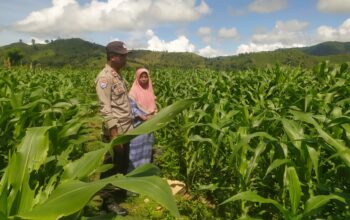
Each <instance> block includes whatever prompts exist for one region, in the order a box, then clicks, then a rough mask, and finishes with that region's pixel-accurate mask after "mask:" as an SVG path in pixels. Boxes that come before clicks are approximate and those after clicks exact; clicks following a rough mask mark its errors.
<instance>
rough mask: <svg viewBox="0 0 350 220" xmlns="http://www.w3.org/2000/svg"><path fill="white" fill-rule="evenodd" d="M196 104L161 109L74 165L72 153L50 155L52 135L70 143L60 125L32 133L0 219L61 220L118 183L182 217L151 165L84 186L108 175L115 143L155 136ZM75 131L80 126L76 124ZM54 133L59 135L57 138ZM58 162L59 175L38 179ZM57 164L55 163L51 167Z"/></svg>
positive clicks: (15, 164)
mask: <svg viewBox="0 0 350 220" xmlns="http://www.w3.org/2000/svg"><path fill="white" fill-rule="evenodd" d="M193 101H194V100H184V101H179V102H177V103H175V104H173V105H171V106H168V107H167V108H164V109H163V110H161V111H160V112H159V113H158V114H157V115H156V116H155V117H154V118H152V119H151V120H149V121H148V122H147V123H144V124H142V125H141V126H139V127H138V128H136V129H135V130H132V131H131V132H129V133H127V134H125V135H122V136H118V137H117V138H116V139H114V140H113V141H112V142H111V143H110V144H103V143H100V144H101V146H102V148H101V149H99V150H95V151H91V152H89V153H86V154H84V155H83V156H82V157H81V158H79V159H77V160H74V161H72V160H70V158H69V151H70V149H69V148H67V150H65V151H63V152H61V153H60V154H58V155H55V154H53V155H50V148H52V147H55V146H50V139H51V138H50V132H51V135H54V136H55V135H58V138H65V136H64V134H65V132H60V131H57V130H55V127H54V126H50V127H35V128H29V129H28V130H27V132H26V135H25V137H24V138H23V140H22V142H21V144H20V145H18V146H17V150H16V152H15V153H13V154H12V155H11V157H10V159H9V164H8V166H7V167H6V169H5V172H4V174H3V176H2V178H1V182H0V202H1V208H0V215H1V217H2V218H10V219H11V218H15V217H17V218H18V217H19V218H23V219H59V218H60V217H63V216H68V215H71V214H73V213H75V212H78V211H79V210H81V209H82V208H83V207H84V205H85V204H86V203H87V202H88V201H89V200H90V199H91V198H92V196H93V195H94V194H95V193H96V192H97V191H99V190H100V189H102V188H103V187H104V186H106V185H107V184H113V185H115V186H117V187H120V188H124V189H127V190H130V191H133V192H136V193H140V194H143V195H147V196H149V197H150V198H151V199H154V200H155V201H157V202H159V203H160V204H161V205H163V206H164V207H165V208H167V209H168V210H169V211H170V212H171V213H172V214H173V215H174V216H175V217H179V212H178V210H177V207H176V204H175V202H174V200H173V198H172V194H171V191H170V188H169V186H168V185H167V183H166V182H165V181H164V180H162V179H161V178H160V177H157V176H155V174H156V173H155V171H156V170H157V169H156V168H155V167H153V166H151V165H145V166H143V167H140V168H139V169H136V170H134V171H133V172H132V173H129V174H128V175H126V176H123V175H115V176H112V177H109V178H106V179H103V180H98V181H94V182H84V181H83V180H84V179H86V178H87V177H88V176H89V175H92V174H94V173H96V172H101V170H105V169H106V167H105V166H102V161H103V157H104V154H105V153H106V152H107V151H108V150H109V149H110V148H111V147H112V146H114V145H115V144H121V143H124V142H126V141H128V140H130V139H132V138H133V137H135V136H136V135H139V134H143V133H146V132H153V131H155V130H157V129H160V128H162V127H164V126H165V125H166V123H167V122H169V121H170V120H171V119H172V118H173V117H174V116H176V115H177V114H178V113H179V112H181V111H182V110H183V109H185V108H188V107H189V106H190V105H191V104H192V103H193ZM73 126H74V124H73ZM52 133H53V134H52ZM50 163H54V167H56V168H55V169H54V170H56V172H54V173H45V175H47V177H46V181H44V182H39V181H37V180H35V179H33V178H35V177H36V176H37V175H38V174H40V173H41V172H43V171H45V167H48V166H50ZM51 165H52V164H51Z"/></svg>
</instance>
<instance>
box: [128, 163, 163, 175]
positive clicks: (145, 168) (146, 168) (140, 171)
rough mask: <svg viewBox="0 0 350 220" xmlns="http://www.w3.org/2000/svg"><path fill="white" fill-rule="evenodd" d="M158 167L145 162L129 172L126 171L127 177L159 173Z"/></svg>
mask: <svg viewBox="0 0 350 220" xmlns="http://www.w3.org/2000/svg"><path fill="white" fill-rule="evenodd" d="M159 174H160V169H159V168H158V167H156V166H154V165H153V164H150V163H147V164H144V165H142V166H139V167H137V169H134V170H133V171H131V172H130V173H128V174H127V175H126V176H127V177H138V176H151V175H159Z"/></svg>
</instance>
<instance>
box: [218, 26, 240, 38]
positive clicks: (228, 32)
mask: <svg viewBox="0 0 350 220" xmlns="http://www.w3.org/2000/svg"><path fill="white" fill-rule="evenodd" d="M218 36H219V38H222V39H237V38H238V31H237V29H236V28H220V30H219V33H218Z"/></svg>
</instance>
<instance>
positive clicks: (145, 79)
mask: <svg viewBox="0 0 350 220" xmlns="http://www.w3.org/2000/svg"><path fill="white" fill-rule="evenodd" d="M139 83H140V85H141V86H142V87H147V86H148V74H147V73H141V76H140V79H139Z"/></svg>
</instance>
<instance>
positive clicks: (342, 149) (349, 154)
mask: <svg viewBox="0 0 350 220" xmlns="http://www.w3.org/2000/svg"><path fill="white" fill-rule="evenodd" d="M291 113H292V114H293V115H294V116H295V117H296V118H297V119H298V120H301V121H304V122H307V123H310V124H312V125H313V126H314V127H315V129H316V130H317V132H318V133H319V135H320V136H321V137H322V139H323V140H324V141H325V142H327V143H328V144H329V145H330V146H332V150H334V151H335V152H336V153H337V154H338V155H339V156H340V158H341V159H342V160H343V161H344V163H345V164H346V165H347V166H348V167H350V149H349V148H348V147H347V146H345V145H344V144H343V143H342V142H340V141H338V140H336V139H334V138H332V136H330V135H329V134H328V133H327V132H326V131H324V130H323V129H322V128H321V126H320V125H319V124H318V123H317V122H316V120H315V119H313V118H312V116H311V115H310V114H306V113H303V112H297V111H291Z"/></svg>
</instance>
